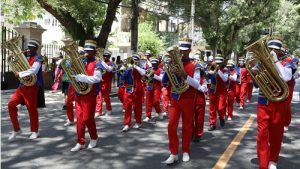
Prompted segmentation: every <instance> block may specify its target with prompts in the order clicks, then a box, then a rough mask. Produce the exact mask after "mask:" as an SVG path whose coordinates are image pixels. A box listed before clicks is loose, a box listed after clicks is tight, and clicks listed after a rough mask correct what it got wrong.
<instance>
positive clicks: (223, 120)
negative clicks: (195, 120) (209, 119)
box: [220, 119, 225, 127]
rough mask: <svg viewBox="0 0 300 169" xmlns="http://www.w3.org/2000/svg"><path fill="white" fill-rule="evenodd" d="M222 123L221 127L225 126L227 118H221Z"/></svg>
mask: <svg viewBox="0 0 300 169" xmlns="http://www.w3.org/2000/svg"><path fill="white" fill-rule="evenodd" d="M220 125H221V127H224V126H225V119H220Z"/></svg>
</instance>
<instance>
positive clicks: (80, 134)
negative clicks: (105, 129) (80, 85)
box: [75, 92, 98, 145]
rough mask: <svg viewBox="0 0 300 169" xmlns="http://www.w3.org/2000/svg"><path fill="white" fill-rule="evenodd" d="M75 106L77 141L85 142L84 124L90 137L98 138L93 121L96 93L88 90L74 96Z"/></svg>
mask: <svg viewBox="0 0 300 169" xmlns="http://www.w3.org/2000/svg"><path fill="white" fill-rule="evenodd" d="M75 108H76V118H77V123H76V128H77V143H79V144H81V145H83V144H85V126H86V127H87V128H88V131H89V134H90V137H91V139H93V140H95V139H97V138H98V135H97V129H96V121H95V118H94V116H95V108H96V95H95V94H94V93H93V92H90V93H88V94H86V95H79V96H76V97H75Z"/></svg>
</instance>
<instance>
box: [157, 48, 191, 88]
mask: <svg viewBox="0 0 300 169" xmlns="http://www.w3.org/2000/svg"><path fill="white" fill-rule="evenodd" d="M163 64H164V68H165V71H166V73H167V74H168V77H169V79H170V82H171V84H172V91H174V92H176V93H177V94H181V93H183V92H185V91H186V90H188V88H189V85H188V84H187V83H185V79H182V78H181V77H179V76H177V75H176V72H179V71H180V70H183V64H182V62H181V54H180V52H179V49H178V47H177V46H172V47H169V48H168V49H167V51H166V54H165V55H164V57H163Z"/></svg>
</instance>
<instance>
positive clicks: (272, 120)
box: [254, 39, 292, 169]
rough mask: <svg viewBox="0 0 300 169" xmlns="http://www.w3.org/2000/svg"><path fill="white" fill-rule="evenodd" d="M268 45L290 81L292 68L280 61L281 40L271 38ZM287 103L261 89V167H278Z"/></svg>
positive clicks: (259, 113)
mask: <svg viewBox="0 0 300 169" xmlns="http://www.w3.org/2000/svg"><path fill="white" fill-rule="evenodd" d="M268 47H269V50H270V51H271V55H272V57H273V61H274V63H275V66H276V70H277V73H278V75H279V76H280V78H281V79H282V80H283V81H285V82H288V81H290V80H291V79H292V70H291V68H289V67H287V66H286V65H284V63H283V61H280V60H281V58H282V57H283V56H284V55H283V54H282V52H281V51H280V49H281V47H282V42H281V40H278V39H274V40H270V41H269V42H268ZM258 66H259V65H258ZM254 68H255V67H254ZM285 105H286V103H285V100H284V101H280V102H272V101H270V100H268V99H267V98H266V96H264V94H263V92H262V91H261V90H260V91H259V97H258V105H257V125H258V126H257V154H258V159H259V168H260V169H277V162H278V159H279V153H280V149H281V144H282V138H283V131H284V122H285V113H286V111H285Z"/></svg>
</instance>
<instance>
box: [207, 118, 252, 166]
mask: <svg viewBox="0 0 300 169" xmlns="http://www.w3.org/2000/svg"><path fill="white" fill-rule="evenodd" d="M254 119H255V116H254V115H251V116H250V117H249V119H248V120H247V121H246V123H245V124H244V126H243V127H242V128H241V129H240V131H239V133H238V134H237V135H236V136H235V138H234V139H233V140H232V141H231V143H230V144H229V146H228V147H227V149H226V150H225V152H224V153H223V154H222V156H221V157H220V158H219V160H218V162H217V163H216V164H215V166H214V167H213V169H224V168H225V167H226V165H227V163H228V161H229V160H230V158H231V156H232V155H233V153H234V152H235V150H236V148H237V146H238V145H239V144H240V142H241V141H242V139H243V138H244V136H245V134H246V133H247V131H248V130H249V128H250V127H251V125H252V123H253V121H254Z"/></svg>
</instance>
